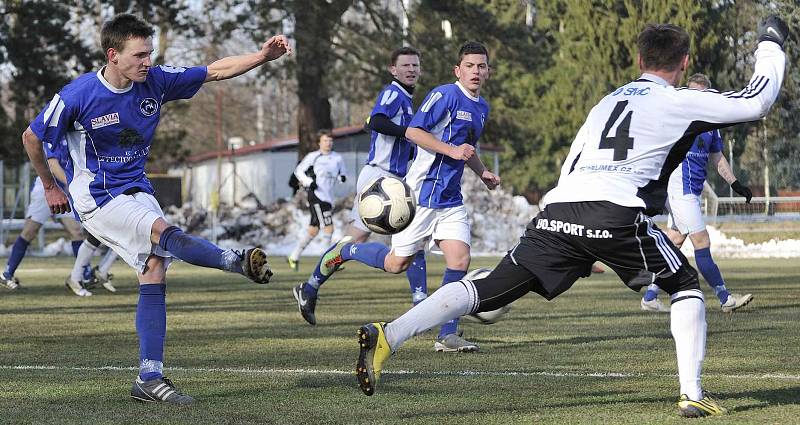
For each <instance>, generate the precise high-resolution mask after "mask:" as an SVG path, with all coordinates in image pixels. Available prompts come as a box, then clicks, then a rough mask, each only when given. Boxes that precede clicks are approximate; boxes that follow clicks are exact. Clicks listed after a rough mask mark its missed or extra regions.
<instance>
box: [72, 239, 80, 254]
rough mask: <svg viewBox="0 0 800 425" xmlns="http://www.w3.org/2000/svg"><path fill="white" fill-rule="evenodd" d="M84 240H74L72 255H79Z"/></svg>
mask: <svg viewBox="0 0 800 425" xmlns="http://www.w3.org/2000/svg"><path fill="white" fill-rule="evenodd" d="M82 244H83V241H72V255H74V256H76V257H77V256H78V250H79V249H80V248H81V245H82Z"/></svg>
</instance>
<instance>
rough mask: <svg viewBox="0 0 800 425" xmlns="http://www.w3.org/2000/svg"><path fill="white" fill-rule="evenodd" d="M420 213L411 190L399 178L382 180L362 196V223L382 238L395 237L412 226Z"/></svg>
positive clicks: (360, 213)
mask: <svg viewBox="0 0 800 425" xmlns="http://www.w3.org/2000/svg"><path fill="white" fill-rule="evenodd" d="M416 211H417V203H416V201H415V200H414V194H413V192H411V188H410V187H409V186H408V185H407V184H406V183H405V182H404V181H402V180H400V179H398V178H397V177H390V176H383V177H378V178H377V179H375V180H373V181H372V182H371V183H370V184H368V185H367V187H366V188H364V190H363V191H362V192H361V193H360V194H359V195H358V215H359V216H360V217H361V222H362V223H364V225H365V226H367V228H368V229H369V230H371V231H373V232H375V233H379V234H381V235H393V234H395V233H398V232H400V231H402V230H403V229H405V228H406V227H408V225H409V224H411V220H413V219H414V214H415V213H416Z"/></svg>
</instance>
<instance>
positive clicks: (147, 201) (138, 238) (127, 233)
mask: <svg viewBox="0 0 800 425" xmlns="http://www.w3.org/2000/svg"><path fill="white" fill-rule="evenodd" d="M163 217H164V212H163V211H161V207H160V206H159V205H158V201H156V198H154V197H153V195H150V194H149V193H145V192H138V193H134V194H133V195H119V196H117V197H116V198H114V199H112V200H111V201H109V202H108V203H107V204H105V205H103V206H102V207H100V208H98V209H96V210H94V211H92V212H91V213H89V214H85V215H82V218H83V226H84V227H85V228H86V230H88V231H89V233H91V234H92V235H94V236H95V237H96V238H97V239H98V240H99V241H100V242H102V243H104V244H105V245H106V246H108V247H109V248H111V249H113V250H114V252H116V253H117V254H119V256H120V257H121V258H122V259H123V260H125V262H126V263H128V265H129V266H131V267H133V268H134V269H136V271H137V272H138V273H142V272H144V267H145V264H146V261H147V257H149V256H150V255H152V254H155V255H157V256H159V257H164V266H165V267H168V266H169V263H170V258H171V255H170V253H169V252H167V251H165V250H163V249H162V248H161V247H160V246H158V244H154V243H152V242H150V232H151V230H152V227H153V223H155V221H156V220H158V219H159V218H163Z"/></svg>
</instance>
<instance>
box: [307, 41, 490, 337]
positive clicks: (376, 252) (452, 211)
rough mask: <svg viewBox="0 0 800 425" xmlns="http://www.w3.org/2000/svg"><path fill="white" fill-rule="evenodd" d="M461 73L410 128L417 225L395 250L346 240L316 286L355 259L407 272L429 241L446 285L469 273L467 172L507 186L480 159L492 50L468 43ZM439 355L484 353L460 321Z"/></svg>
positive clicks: (318, 274) (325, 260)
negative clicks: (438, 257)
mask: <svg viewBox="0 0 800 425" xmlns="http://www.w3.org/2000/svg"><path fill="white" fill-rule="evenodd" d="M454 73H455V75H456V77H457V78H458V80H457V81H456V82H455V83H451V84H445V85H442V86H439V87H436V88H434V89H433V90H431V92H430V93H428V96H427V97H426V98H425V100H424V101H423V102H422V106H420V108H419V110H417V112H416V113H415V114H414V118H413V119H412V120H411V123H410V124H409V126H408V129H407V130H406V138H407V139H408V140H410V141H412V142H414V143H416V144H417V146H418V148H417V157H416V158H415V159H414V162H413V163H412V164H411V167H410V169H409V170H408V174H406V182H407V183H408V184H409V186H411V189H412V190H413V191H414V195H415V197H416V198H417V210H416V214H415V216H414V220H413V221H412V222H411V224H409V226H408V227H407V228H406V229H405V230H403V231H402V232H400V233H397V234H395V235H392V246H391V248H389V247H387V246H386V245H383V244H381V243H377V242H370V243H361V244H354V243H351V242H350V240H349V238H345V239H343V240H341V241H339V243H337V244H336V245H335V246H334V247H332V248H331V249H329V250H328V252H327V253H325V255H323V256H322V259H321V260H320V262H319V264H318V265H317V268H316V269H315V270H314V273H313V274H312V275H311V277H310V278H309V283H312V282H313V283H320V284H321V282H324V281H325V280H327V279H328V278H330V276H331V275H332V274H333V273H334V272H336V270H337V269H338V268H339V266H340V265H341V264H342V263H343V262H345V261H349V260H356V261H358V262H361V263H363V264H366V265H369V266H372V267H375V268H378V269H382V270H384V271H387V272H389V273H400V272H402V271H404V270H406V268H408V266H409V265H410V264H411V263H412V262H413V261H414V258H415V256H416V253H417V252H418V251H419V250H420V249H421V248H423V247H424V246H425V244H426V243H428V242H430V245H431V248H432V249H438V250H439V251H440V252H441V253H442V254H443V255H444V260H445V264H446V269H445V271H444V277H443V279H442V285H446V284H448V283H449V282H455V281H457V280H459V279H461V278H462V277H464V276H465V275H466V273H467V269H468V268H469V263H470V241H471V240H470V237H471V234H470V233H471V232H470V221H469V217H468V216H467V211H466V208H465V207H464V203H463V198H462V194H461V177H462V175H463V173H464V166H468V167H469V168H470V169H471V170H472V171H473V172H474V173H475V174H477V175H478V176H480V178H481V180H482V181H483V182H484V184H485V185H486V186H487V187H488V188H489V189H490V190H491V189H494V188H495V187H496V186H497V185H499V184H500V177H499V176H497V175H495V174H494V173H492V172H490V171H489V170H488V169H487V168H486V167H485V166H484V165H483V163H482V162H481V160H480V157H479V156H477V155H475V145H476V144H477V142H478V140H479V138H480V136H481V134H482V133H483V129H484V125H485V123H486V119H487V118H488V116H489V104H488V103H487V102H486V100H484V99H483V98H482V97H481V96H480V90H481V87H482V86H483V84H484V83H485V82H486V80H487V79H488V78H489V54H488V51H487V50H486V47H485V46H483V45H482V44H480V43H476V42H468V43H465V44H464V45H463V46H462V47H461V49H460V51H459V54H458V62H457V65H456V66H455V67H454ZM423 302H424V301H423ZM434 349H435V350H436V351H444V352H473V351H478V345H477V344H475V343H473V342H470V341H467V340H465V339H464V338H462V337H461V336H460V335H459V334H458V318H457V317H454V318H452V320H450V321H448V322H447V323H445V324H444V325H443V326H442V327H441V328H440V330H439V335H438V337H437V338H436V341H435V343H434Z"/></svg>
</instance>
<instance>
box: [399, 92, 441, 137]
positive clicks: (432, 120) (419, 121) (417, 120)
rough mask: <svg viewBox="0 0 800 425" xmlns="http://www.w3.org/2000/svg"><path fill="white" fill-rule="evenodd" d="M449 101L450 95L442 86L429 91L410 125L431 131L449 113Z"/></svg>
mask: <svg viewBox="0 0 800 425" xmlns="http://www.w3.org/2000/svg"><path fill="white" fill-rule="evenodd" d="M448 103H449V102H448V96H447V94H446V93H445V92H444V91H443V90H442V88H441V87H440V88H437V89H434V90H433V91H431V92H430V93H428V96H427V97H426V98H425V101H423V102H422V106H420V107H419V110H417V113H416V114H414V117H413V118H412V119H411V124H409V127H416V128H421V129H423V130H425V131H428V132H430V131H431V130H433V128H434V127H436V125H437V124H439V123H440V122H441V121H442V120H443V119H444V118H445V117H446V116H447V114H448V113H449V109H448Z"/></svg>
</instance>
